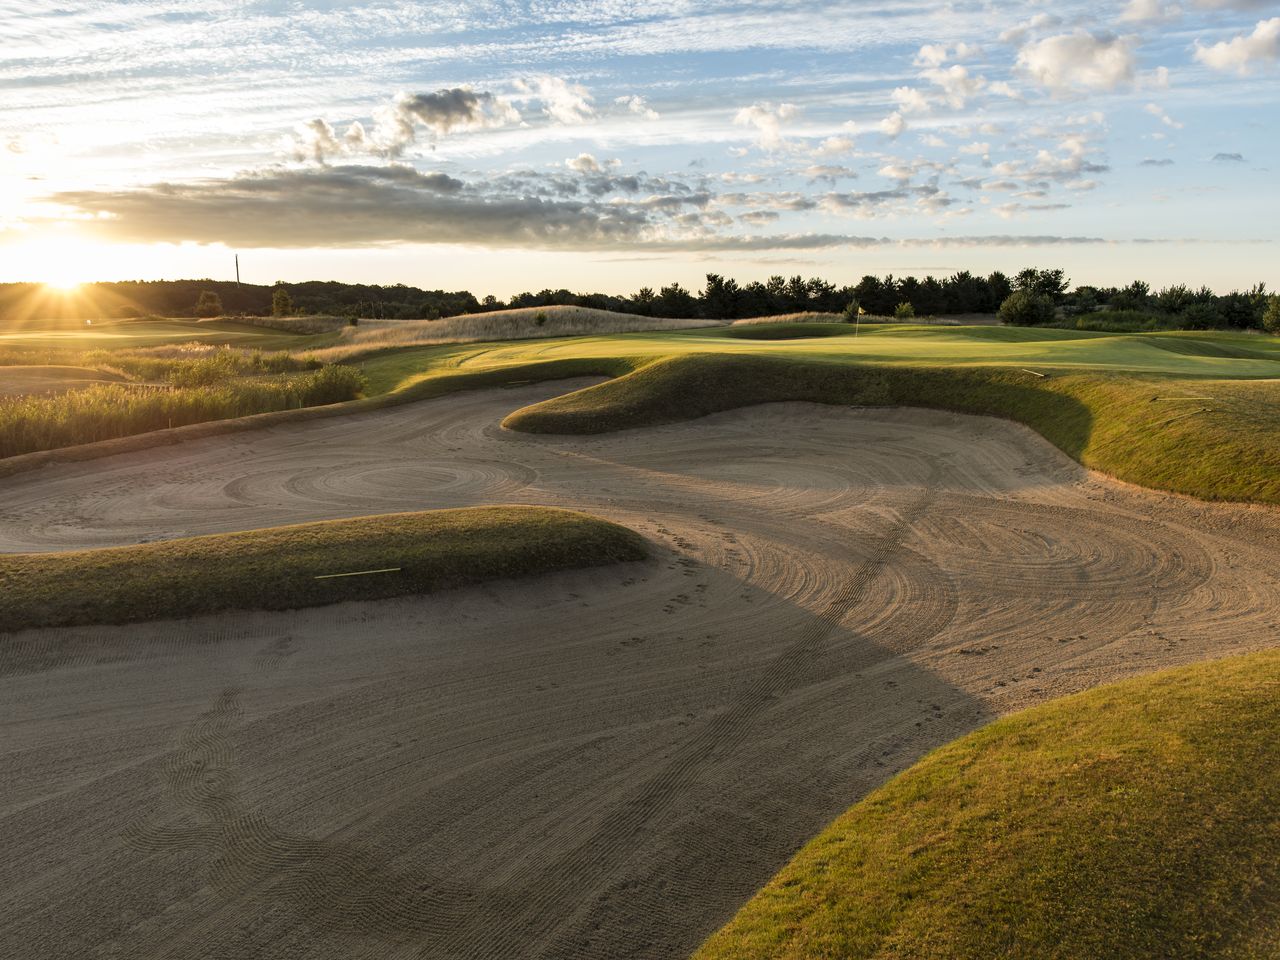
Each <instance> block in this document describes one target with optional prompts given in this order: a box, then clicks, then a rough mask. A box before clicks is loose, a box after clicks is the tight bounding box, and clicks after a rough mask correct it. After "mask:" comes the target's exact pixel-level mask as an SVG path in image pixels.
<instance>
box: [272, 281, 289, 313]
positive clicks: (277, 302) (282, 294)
mask: <svg viewBox="0 0 1280 960" xmlns="http://www.w3.org/2000/svg"><path fill="white" fill-rule="evenodd" d="M291 313H293V297H291V296H289V291H288V290H286V289H285V288H284V286H283V285H278V286H277V287H276V288H275V290H273V291H272V292H271V315H272V316H273V317H287V316H288V315H289V314H291Z"/></svg>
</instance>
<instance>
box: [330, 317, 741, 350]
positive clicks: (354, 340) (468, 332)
mask: <svg viewBox="0 0 1280 960" xmlns="http://www.w3.org/2000/svg"><path fill="white" fill-rule="evenodd" d="M718 326H723V322H722V321H719V320H672V319H667V318H663V317H642V316H638V315H637V314H633V313H614V312H612V311H610V310H595V309H592V308H590V307H572V306H549V307H521V308H520V309H517V310H495V311H493V312H492V313H470V314H464V315H463V316H460V317H449V318H447V319H445V320H361V321H360V325H359V326H358V327H348V328H347V329H346V330H344V331H343V333H342V339H341V342H340V343H339V344H338V345H336V346H333V347H327V348H325V349H323V350H317V351H315V356H316V357H318V358H320V359H323V360H344V359H349V358H351V357H355V356H358V355H361V354H365V353H370V352H372V351H374V350H381V349H384V348H386V347H409V346H427V345H431V344H442V343H478V342H481V341H488V340H533V339H542V338H548V337H581V336H592V335H595V336H603V335H606V334H613V333H639V332H644V331H653V330H689V329H693V328H696V327H718Z"/></svg>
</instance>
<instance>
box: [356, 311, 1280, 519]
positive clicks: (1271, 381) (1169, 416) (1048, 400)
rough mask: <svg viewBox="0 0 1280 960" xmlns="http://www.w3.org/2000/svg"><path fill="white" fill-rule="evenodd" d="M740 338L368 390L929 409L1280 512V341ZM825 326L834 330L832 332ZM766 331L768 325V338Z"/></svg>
mask: <svg viewBox="0 0 1280 960" xmlns="http://www.w3.org/2000/svg"><path fill="white" fill-rule="evenodd" d="M796 326H797V325H792V329H787V328H783V329H784V332H795V333H799V334H801V335H800V336H798V337H796V338H793V339H784V340H749V339H742V338H740V337H739V336H737V335H736V334H737V333H738V332H739V331H741V330H743V329H751V330H753V331H754V330H759V329H761V328H760V327H751V328H744V327H737V328H725V329H720V330H715V331H703V330H697V331H691V332H678V333H665V334H623V335H617V336H611V337H584V338H577V339H573V340H557V341H524V342H513V343H498V344H479V345H477V344H467V345H451V346H442V347H428V348H411V349H408V350H400V351H390V352H387V353H383V354H379V355H375V356H372V357H369V358H367V359H366V360H365V361H364V363H363V364H362V368H363V370H364V371H365V373H366V375H367V376H368V378H369V383H370V386H369V389H370V391H371V392H388V391H397V390H399V391H405V390H409V391H414V392H419V391H421V392H423V393H424V394H425V393H428V392H430V393H438V392H446V391H447V390H448V389H452V388H455V387H464V386H466V385H467V384H470V383H474V384H476V385H482V382H488V383H501V382H520V381H522V380H538V379H551V378H554V377H561V376H569V375H575V374H580V375H589V374H594V375H597V376H604V377H611V378H617V379H614V380H612V381H611V382H609V383H605V384H601V385H599V386H596V387H591V388H588V389H586V390H583V391H579V392H575V393H571V394H568V395H566V396H564V397H559V398H556V399H554V400H550V401H547V402H545V403H543V404H538V405H536V406H534V407H530V408H526V409H525V410H521V411H518V412H517V413H515V414H513V415H512V416H511V417H509V418H508V419H507V421H506V424H507V426H509V427H510V428H512V429H517V430H525V431H529V432H542V433H597V432H603V431H608V430H617V429H624V428H631V427H643V426H648V425H653V424H659V423H672V422H677V421H681V420H688V419H691V418H693V417H700V416H705V415H706V414H708V413H713V412H717V411H721V410H728V409H732V408H734V407H741V406H746V405H750V404H756V403H768V402H774V401H783V400H806V401H812V402H819V403H835V404H846V405H869V406H922V407H934V408H939V409H947V410H955V411H958V412H962V413H976V414H987V415H993V416H1000V417H1005V418H1008V419H1012V420H1017V421H1020V422H1022V423H1025V424H1027V425H1028V426H1030V427H1032V428H1033V429H1035V430H1037V431H1038V432H1040V433H1041V434H1042V435H1043V436H1044V437H1045V438H1046V439H1048V440H1049V441H1050V442H1051V443H1053V444H1055V445H1056V446H1058V447H1059V448H1060V449H1062V450H1063V451H1064V452H1066V453H1067V454H1069V455H1070V456H1071V457H1073V458H1074V459H1076V460H1077V461H1078V462H1080V463H1082V464H1084V465H1085V466H1088V467H1091V468H1093V469H1097V470H1100V471H1103V472H1105V473H1109V474H1111V475H1113V476H1116V477H1119V478H1120V479H1123V480H1127V481H1129V482H1132V483H1137V484H1141V485H1143V486H1148V487H1152V488H1156V489H1163V490H1170V491H1174V492H1177V493H1183V494H1188V495H1191V496H1196V497H1200V498H1202V499H1209V500H1241V501H1255V502H1260V503H1280V379H1278V378H1280V339H1277V338H1275V337H1265V336H1255V335H1249V334H1220V333H1196V334H1182V333H1175V334H1137V335H1134V334H1125V335H1111V334H1094V333H1082V332H1079V331H1069V330H1043V329H1021V328H1008V327H923V326H896V325H894V326H873V327H871V328H870V330H869V331H868V328H867V327H864V328H863V330H862V332H861V333H860V334H859V335H858V336H856V337H855V336H854V335H853V333H852V331H851V330H846V332H842V333H841V334H840V335H836V336H831V335H826V336H821V337H817V338H814V337H813V336H811V335H810V333H811V330H810V327H811V326H818V325H807V324H806V325H799V326H800V329H794V328H795V327H796ZM822 326H825V327H826V328H827V329H830V328H831V327H833V326H835V325H831V324H827V325H822ZM766 329H767V328H766Z"/></svg>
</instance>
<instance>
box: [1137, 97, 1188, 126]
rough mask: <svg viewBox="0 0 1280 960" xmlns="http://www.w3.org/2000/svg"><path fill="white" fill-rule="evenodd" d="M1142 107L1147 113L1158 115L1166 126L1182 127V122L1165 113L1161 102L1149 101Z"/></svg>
mask: <svg viewBox="0 0 1280 960" xmlns="http://www.w3.org/2000/svg"><path fill="white" fill-rule="evenodd" d="M1142 109H1143V110H1145V111H1146V112H1147V113H1149V114H1151V116H1153V117H1156V118H1157V119H1158V120H1159V121H1160V122H1161V123H1163V124H1164V125H1165V126H1166V127H1170V128H1172V129H1174V130H1181V129H1182V124H1180V123H1179V122H1178V121H1177V120H1174V119H1173V118H1172V117H1171V116H1169V115H1168V114H1167V113H1165V112H1164V108H1163V107H1161V106H1160V105H1159V104H1156V103H1148V104H1147V105H1146V106H1145V107H1143V108H1142Z"/></svg>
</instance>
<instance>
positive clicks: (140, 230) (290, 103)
mask: <svg viewBox="0 0 1280 960" xmlns="http://www.w3.org/2000/svg"><path fill="white" fill-rule="evenodd" d="M0 42H3V44H4V48H5V50H6V56H5V58H4V60H3V62H0V90H2V95H0V169H2V170H3V175H4V178H5V184H6V189H5V190H4V191H3V195H0V279H46V280H50V281H54V282H72V281H75V280H85V279H117V278H124V277H144V278H160V277H178V276H219V277H221V276H226V275H227V274H228V272H229V270H230V265H231V262H232V260H231V254H232V252H233V251H238V252H239V253H240V255H241V259H242V262H243V263H244V265H245V272H246V279H251V280H255V281H259V282H271V281H273V280H276V279H290V280H301V279H309V278H324V279H343V280H364V281H371V282H396V281H401V282H406V283H412V284H416V285H423V286H428V287H445V288H457V287H468V288H471V289H473V290H474V291H476V292H477V293H490V292H492V293H497V294H499V295H504V296H505V295H509V294H510V293H512V292H515V291H517V290H521V289H539V288H542V287H547V286H550V287H559V286H566V287H570V288H572V289H579V290H585V289H602V290H609V291H615V292H626V291H630V290H634V289H635V288H637V287H639V286H641V285H643V284H655V285H656V284H657V283H660V282H668V281H670V280H672V279H680V280H682V281H684V282H685V283H687V284H689V285H693V286H697V285H699V279H700V277H701V275H702V274H704V273H706V272H708V271H716V272H723V273H728V274H730V275H733V276H736V277H738V278H740V279H744V280H745V279H754V278H757V277H763V276H767V275H769V274H773V273H785V274H792V273H805V274H821V275H824V276H827V277H829V278H831V279H833V280H837V281H842V282H851V281H853V280H856V279H857V277H858V276H861V275H862V274H863V273H868V272H875V273H887V272H892V273H895V274H902V273H916V274H920V275H923V274H926V273H934V274H946V273H950V272H952V271H954V270H958V269H970V270H975V271H983V272H985V271H988V270H991V269H1004V270H1006V271H1010V270H1014V269H1017V268H1019V267H1021V266H1025V265H1029V264H1039V265H1050V264H1053V265H1062V266H1064V267H1066V268H1067V269H1068V272H1069V273H1070V274H1071V275H1072V276H1073V277H1074V279H1075V280H1076V281H1077V282H1078V283H1086V282H1088V283H1097V284H1104V283H1124V282H1127V281H1128V280H1130V279H1132V278H1134V277H1145V278H1147V279H1149V280H1151V281H1153V282H1154V283H1156V284H1157V285H1160V284H1166V283H1173V282H1190V283H1201V282H1204V283H1208V284H1210V285H1213V286H1215V287H1217V288H1219V289H1228V288H1230V287H1233V286H1244V285H1250V284H1252V283H1255V282H1257V281H1259V280H1264V281H1267V282H1268V283H1269V285H1271V286H1273V287H1274V286H1278V285H1280V270H1277V267H1276V261H1277V258H1276V253H1277V246H1276V245H1277V241H1280V229H1278V228H1277V223H1278V222H1280V216H1278V214H1280V191H1277V189H1276V186H1275V184H1276V175H1275V171H1274V168H1273V161H1272V157H1273V154H1274V153H1275V148H1276V146H1277V140H1278V139H1280V134H1278V133H1277V130H1276V127H1277V125H1276V122H1275V121H1276V119H1277V118H1278V117H1280V112H1278V111H1277V105H1278V102H1280V3H1272V2H1259V0H1180V2H1179V3H1173V2H1165V0H1117V2H1113V3H1093V2H1076V3H1073V2H1066V3H1054V4H1008V3H999V4H996V3H981V2H975V3H966V2H954V3H937V2H932V0H908V2H904V3H896V4H879V3H874V2H847V3H825V4H823V3H811V2H809V3H802V2H762V0H738V2H726V0H701V2H696V3H695V2H666V3H657V2H646V0H601V2H585V0H540V2H522V3H493V2H468V3H457V2H454V3H444V2H427V3H408V2H395V0H386V2H368V3H349V2H339V0H330V2H319V3H315V2H313V3H302V2H279V0H266V2H252V0H180V2H179V0H147V2H113V3H108V2H84V0H62V2H48V3H46V2H43V0H36V2H31V0H24V2H21V3H18V2H14V0H0Z"/></svg>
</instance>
